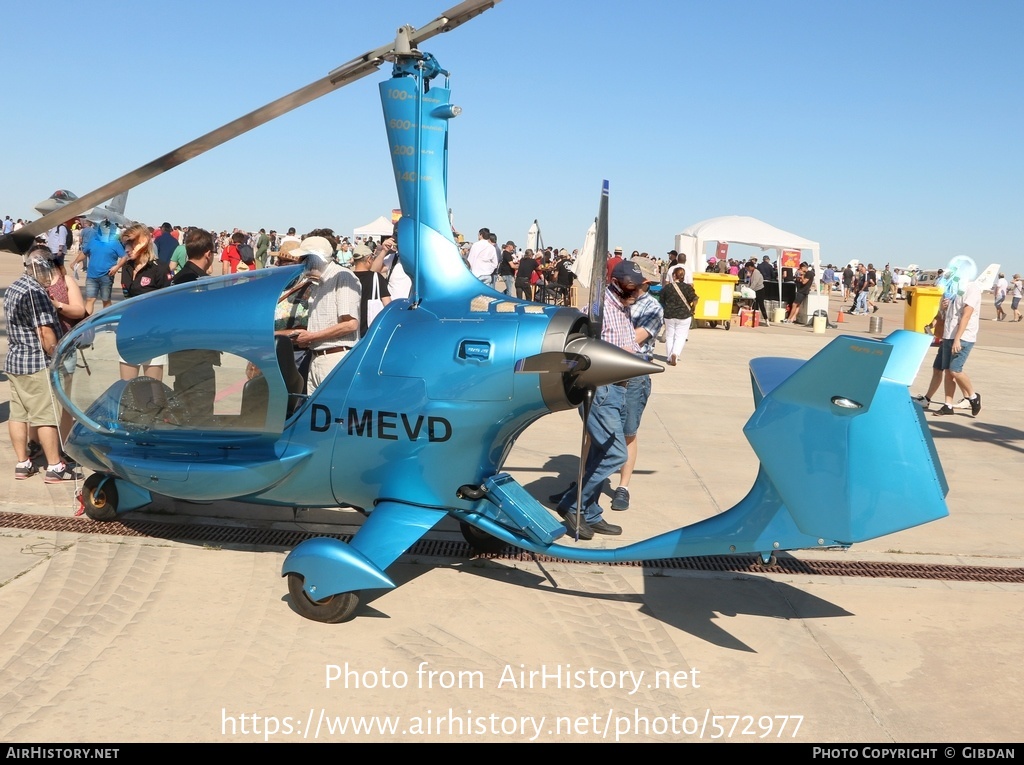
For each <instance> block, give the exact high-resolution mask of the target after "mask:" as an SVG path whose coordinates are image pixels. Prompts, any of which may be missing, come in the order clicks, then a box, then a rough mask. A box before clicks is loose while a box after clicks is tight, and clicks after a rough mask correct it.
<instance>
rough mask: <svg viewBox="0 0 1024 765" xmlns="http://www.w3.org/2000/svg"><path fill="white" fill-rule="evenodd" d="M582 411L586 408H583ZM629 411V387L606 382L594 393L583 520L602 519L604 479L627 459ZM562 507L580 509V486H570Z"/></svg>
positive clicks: (584, 484) (588, 426)
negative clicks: (626, 418)
mask: <svg viewBox="0 0 1024 765" xmlns="http://www.w3.org/2000/svg"><path fill="white" fill-rule="evenodd" d="M581 411H582V410H581ZM625 411H626V389H625V388H624V387H622V386H621V385H602V386H601V387H600V388H598V389H597V391H595V393H594V404H593V406H592V407H591V408H590V419H588V420H587V432H588V433H590V452H589V453H588V454H587V464H586V467H585V468H584V471H583V513H582V515H583V520H584V521H586V522H587V524H588V525H591V524H594V523H598V522H599V521H600V520H601V513H602V512H603V511H602V510H601V506H600V505H599V504H598V500H599V499H600V498H601V489H602V488H603V487H604V482H605V481H606V480H607V479H608V478H609V477H611V476H612V475H613V474H614V473H615V471H616V470H618V469H619V468H621V467H622V466H623V465H624V464H625V462H626V437H625V435H624V434H623V432H622V420H623V418H624V416H625ZM558 507H559V508H560V509H562V510H566V509H567V510H568V512H569V513H570V514H574V513H575V512H576V487H575V486H573V487H572V488H571V489H569V490H568V491H567V492H566V493H565V494H564V495H563V496H562V499H561V500H559V502H558Z"/></svg>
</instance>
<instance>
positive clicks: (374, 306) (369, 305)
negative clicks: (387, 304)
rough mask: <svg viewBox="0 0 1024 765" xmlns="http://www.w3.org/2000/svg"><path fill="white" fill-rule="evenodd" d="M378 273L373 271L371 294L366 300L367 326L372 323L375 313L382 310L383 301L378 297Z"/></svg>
mask: <svg viewBox="0 0 1024 765" xmlns="http://www.w3.org/2000/svg"><path fill="white" fill-rule="evenodd" d="M379 279H380V274H378V273H374V275H373V294H372V295H371V296H370V299H369V300H368V301H367V302H366V326H367V327H369V326H370V325H371V324H373V320H374V319H376V318H377V314H379V313H380V312H381V311H383V310H384V301H383V300H381V299H380V281H379Z"/></svg>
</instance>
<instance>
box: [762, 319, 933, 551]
mask: <svg viewBox="0 0 1024 765" xmlns="http://www.w3.org/2000/svg"><path fill="white" fill-rule="evenodd" d="M915 336H916V337H915ZM918 338H920V339H918ZM927 343H928V338H927V336H925V335H918V333H913V332H905V331H903V330H900V331H898V332H894V333H893V334H892V335H890V336H889V337H888V338H886V339H885V340H882V341H878V340H869V339H864V338H856V337H838V338H836V339H835V340H833V341H832V342H831V343H830V344H829V345H828V346H826V347H825V348H823V349H822V350H821V351H820V352H819V353H818V354H817V355H815V356H814V357H813V358H812V359H810V360H809V361H807V362H806V363H804V364H801V365H799V366H794V365H793V364H792V363H786V362H787V360H785V359H754V360H753V361H752V362H751V365H750V366H751V377H752V379H753V381H754V393H755V400H757V399H758V396H759V395H760V396H762V398H761V399H760V400H759V401H758V403H757V408H756V409H755V411H754V414H753V415H752V416H751V418H750V420H749V421H748V422H747V424H746V426H745V427H744V433H745V434H746V436H747V439H748V440H749V441H750V444H751V446H752V447H753V448H754V451H755V452H756V453H757V456H758V458H759V459H760V461H761V464H762V466H763V468H764V470H765V472H766V473H767V475H768V478H769V479H770V480H771V482H772V484H773V485H774V486H775V488H776V489H777V491H778V493H779V496H780V499H781V501H782V503H783V504H784V505H785V506H786V507H787V508H788V509H789V511H790V513H791V514H792V515H793V518H794V520H795V521H796V524H797V527H798V528H799V529H800V531H802V532H803V533H805V534H809V535H812V536H815V537H823V538H827V539H835V540H839V541H841V542H843V543H853V542H859V541H863V540H865V539H873V538H875V537H878V536H882V535H883V534H890V533H892V532H895V531H900V530H902V529H906V528H910V527H912V526H916V525H919V524H921V523H926V522H928V521H931V520H935V519H937V518H942V517H944V516H946V515H947V514H948V510H947V508H946V503H945V495H946V491H947V490H948V487H947V485H946V481H945V477H944V475H943V473H942V467H941V465H940V464H939V461H938V456H937V454H936V452H935V447H934V444H933V443H932V437H931V433H930V432H929V430H928V427H927V424H926V423H925V422H924V420H923V418H922V417H921V413H920V408H919V407H918V406H916V405H915V404H914V402H913V401H911V399H910V394H909V391H908V389H907V385H908V382H907V381H909V380H912V379H913V376H914V374H916V370H917V367H918V366H920V363H921V359H922V358H923V356H924V354H925V353H926V352H927ZM787 371H788V372H789V374H788V376H785V377H784V378H783V376H784V375H785V374H786V372H787Z"/></svg>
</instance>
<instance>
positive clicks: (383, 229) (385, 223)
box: [352, 215, 395, 237]
mask: <svg viewBox="0 0 1024 765" xmlns="http://www.w3.org/2000/svg"><path fill="white" fill-rule="evenodd" d="M394 228H395V224H394V223H392V222H391V218H385V217H384V216H383V215H381V216H380V217H379V218H377V220H375V221H371V222H370V223H367V224H366V225H365V226H360V227H359V228H357V229H356V230H355V231H353V232H352V234H353V236H363V237H366V236H391V232H392V231H394Z"/></svg>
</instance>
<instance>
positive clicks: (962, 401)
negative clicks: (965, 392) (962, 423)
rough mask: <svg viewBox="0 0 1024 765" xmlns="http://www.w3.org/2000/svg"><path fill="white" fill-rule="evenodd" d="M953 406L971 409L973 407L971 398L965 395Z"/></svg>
mask: <svg viewBox="0 0 1024 765" xmlns="http://www.w3.org/2000/svg"><path fill="white" fill-rule="evenodd" d="M953 408H954V409H970V408H971V400H970V399H969V398H967V397H966V396H965V397H964V398H962V399H960V400H959V401H958V402H957V403H955V404H953Z"/></svg>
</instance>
